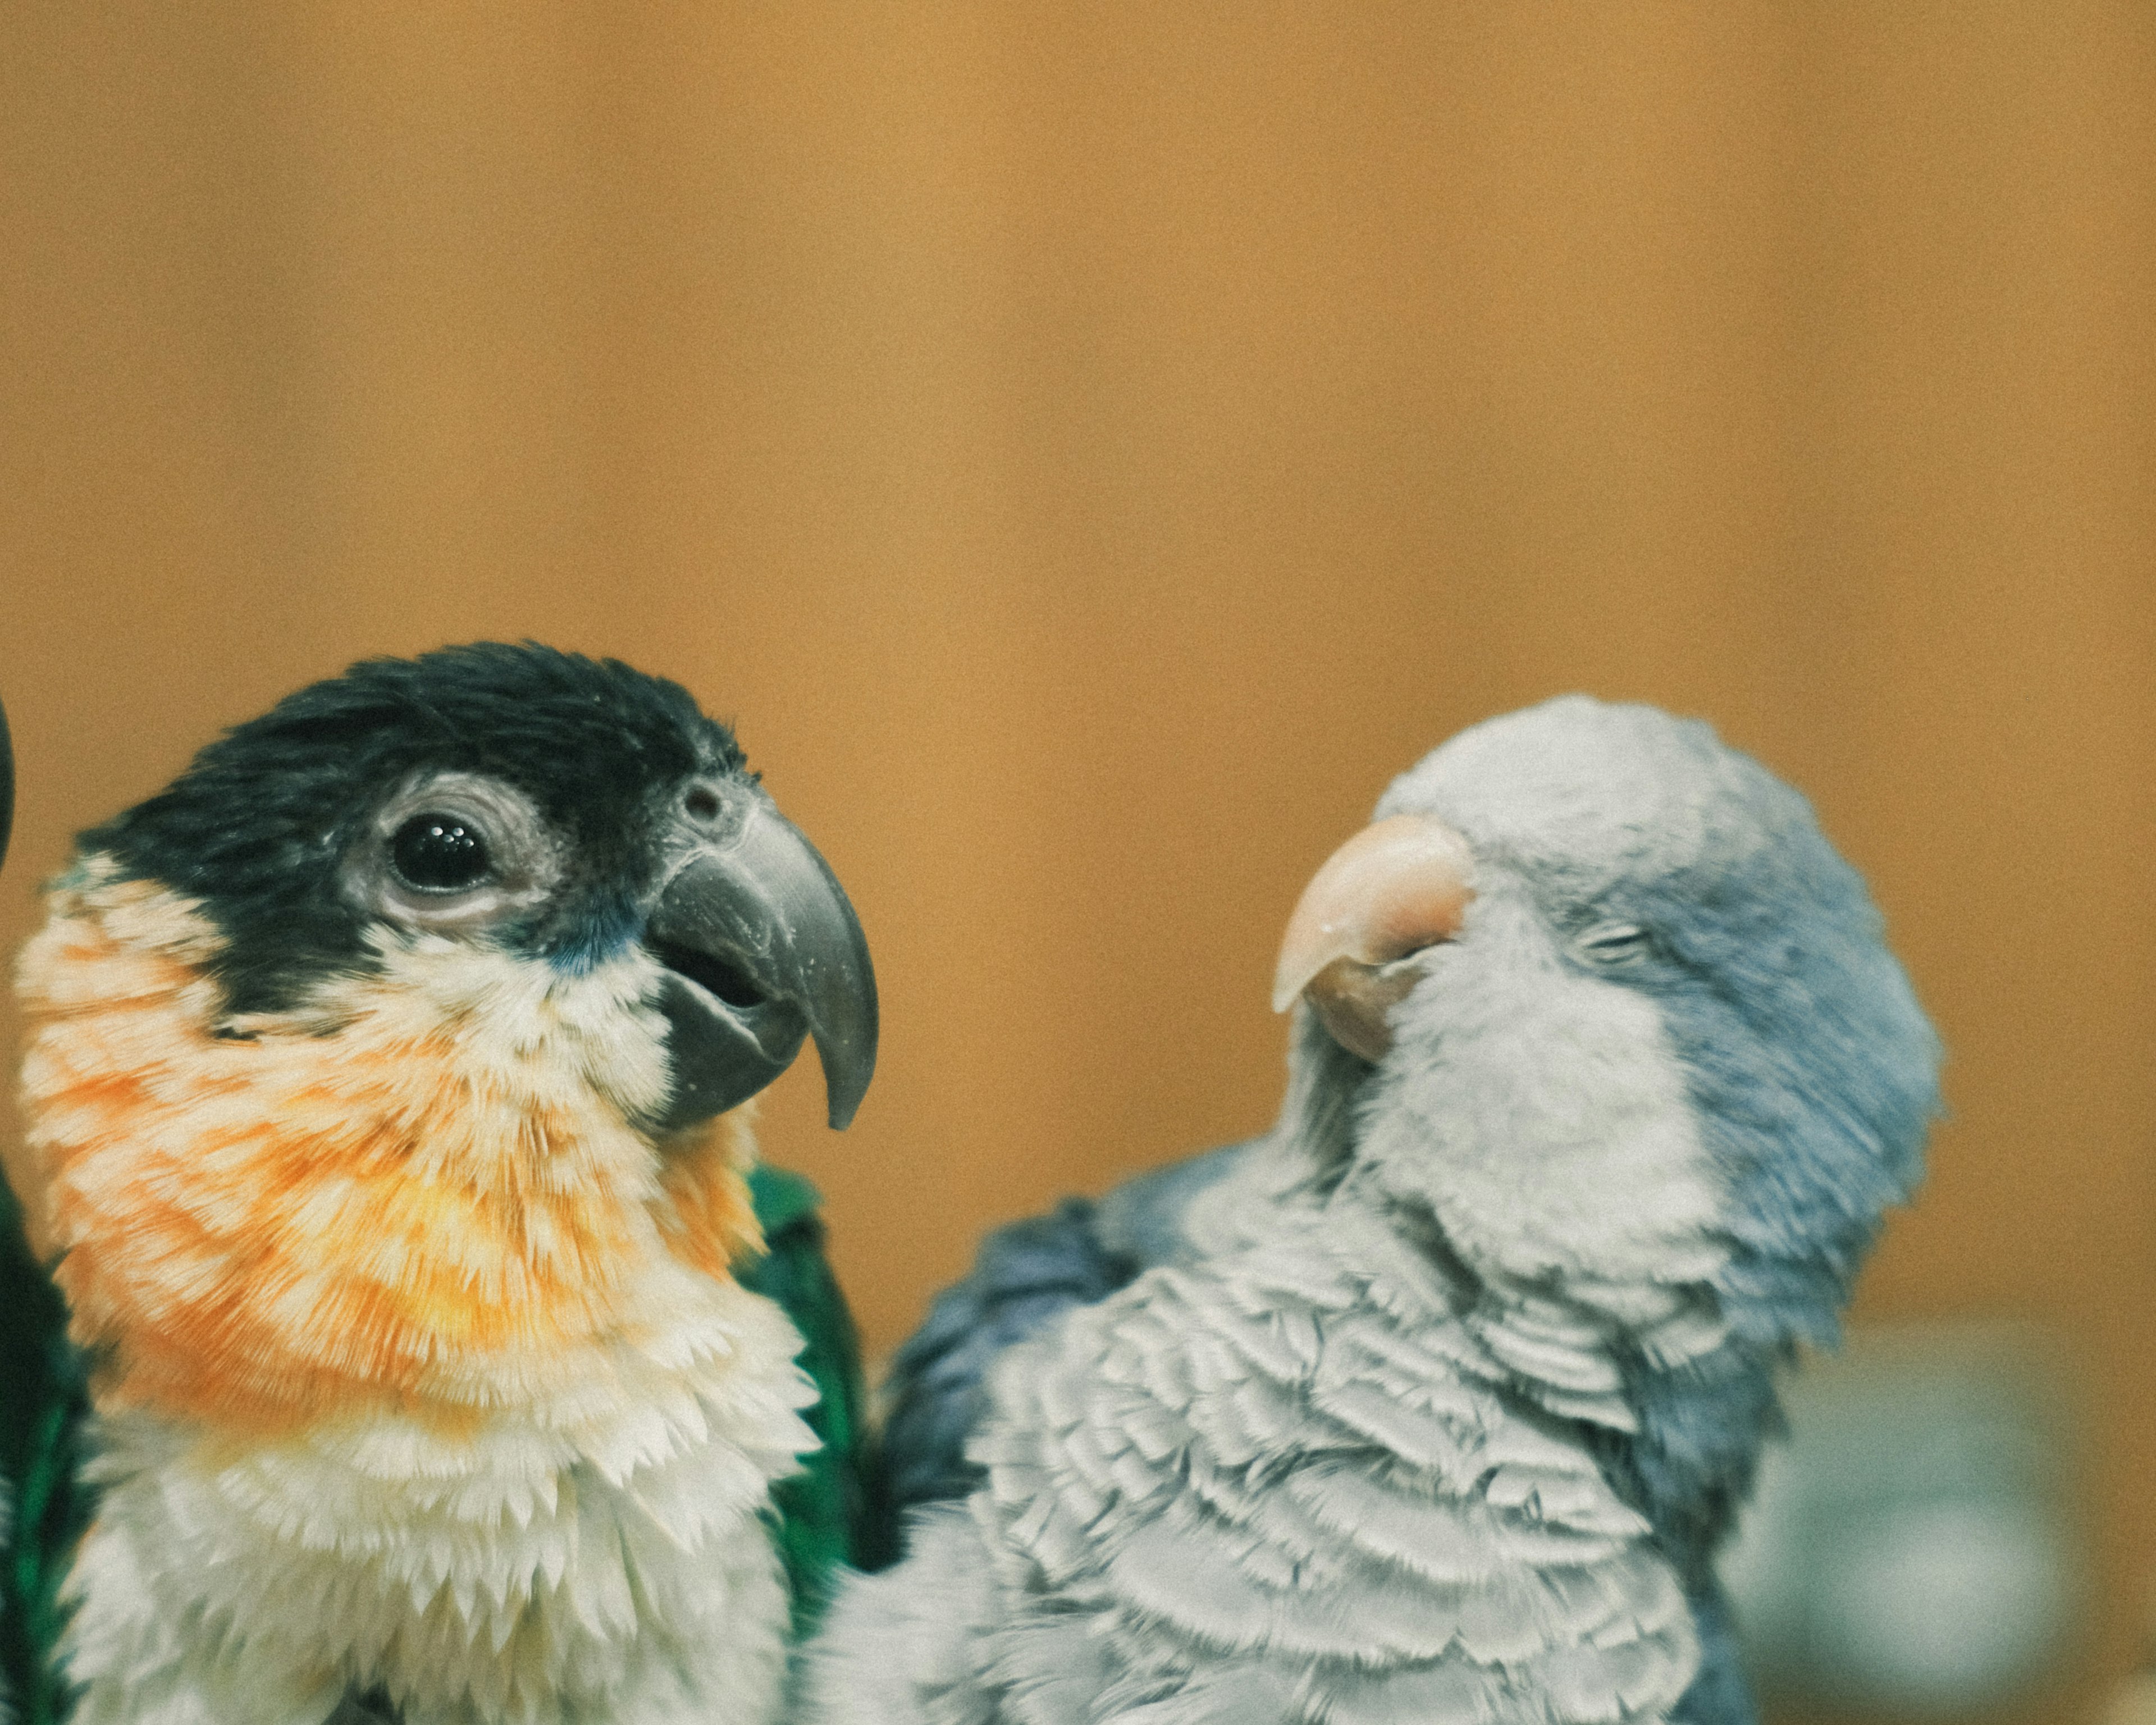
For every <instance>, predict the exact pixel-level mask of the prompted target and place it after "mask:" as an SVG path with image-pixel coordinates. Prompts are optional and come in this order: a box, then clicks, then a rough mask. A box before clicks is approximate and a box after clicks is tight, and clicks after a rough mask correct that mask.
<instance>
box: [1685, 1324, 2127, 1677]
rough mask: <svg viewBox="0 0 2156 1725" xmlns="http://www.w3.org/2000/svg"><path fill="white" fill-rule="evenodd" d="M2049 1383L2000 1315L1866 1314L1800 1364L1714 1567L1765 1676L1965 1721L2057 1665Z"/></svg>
mask: <svg viewBox="0 0 2156 1725" xmlns="http://www.w3.org/2000/svg"><path fill="white" fill-rule="evenodd" d="M2063 1389H2064V1386H2062V1385H2061V1384H2060V1382H2059V1381H2058V1376H2057V1371H2056V1366H2055V1365H2053V1363H2052V1354H2051V1352H2050V1351H2047V1350H2046V1348H2044V1346H2043V1345H2042V1338H2041V1337H2040V1336H2038V1335H2037V1334H2035V1332H2030V1331H2028V1330H2025V1329H2020V1328H2011V1327H1998V1326H1978V1325H1950V1324H1908V1325H1900V1326H1895V1327H1866V1328H1862V1329H1859V1330H1856V1331H1854V1332H1851V1337H1850V1339H1849V1344H1848V1348H1847V1351H1846V1353H1844V1354H1842V1355H1841V1356H1840V1357H1837V1358H1821V1359H1815V1360H1812V1361H1810V1362H1808V1363H1807V1366H1806V1369H1805V1370H1804V1373H1803V1374H1802V1375H1800V1376H1799V1378H1797V1379H1796V1380H1795V1381H1794V1384H1792V1385H1791V1386H1790V1389H1789V1393H1788V1397H1787V1401H1788V1409H1789V1428H1790V1435H1789V1440H1788V1441H1787V1442H1785V1443H1780V1444H1776V1445H1772V1446H1770V1447H1769V1449H1768V1452H1767V1455H1766V1459H1765V1462H1764V1465H1763V1466H1762V1467H1761V1469H1760V1471H1759V1483H1758V1488H1757V1490H1756V1491H1755V1492H1754V1494H1753V1502H1752V1504H1751V1506H1750V1507H1748V1509H1747V1511H1746V1512H1745V1513H1744V1516H1743V1520H1742V1526H1741V1528H1740V1531H1739V1533H1738V1538H1736V1540H1735V1541H1734V1542H1732V1545H1731V1548H1730V1549H1729V1551H1728V1553H1727V1554H1726V1556H1725V1557H1724V1558H1723V1560H1722V1566H1721V1567H1722V1579H1723V1580H1724V1582H1725V1583H1726V1584H1727V1586H1728V1589H1729V1591H1730V1595H1731V1598H1732V1600H1733V1601H1734V1602H1735V1604H1736V1607H1737V1620H1738V1625H1739V1627H1740V1629H1741V1630H1742V1632H1743V1643H1744V1647H1745V1652H1746V1657H1747V1662H1748V1664H1749V1666H1751V1669H1752V1671H1753V1673H1754V1675H1755V1676H1757V1677H1758V1680H1759V1681H1760V1684H1761V1686H1762V1687H1763V1689H1764V1690H1765V1691H1767V1692H1768V1693H1769V1694H1772V1695H1778V1696H1781V1697H1786V1698H1787V1699H1789V1700H1790V1701H1792V1702H1806V1703H1810V1704H1815V1705H1825V1706H1830V1707H1837V1708H1841V1709H1845V1710H1851V1711H1877V1712H1891V1713H1893V1714H1896V1715H1897V1716H1899V1715H1902V1714H1906V1713H1909V1712H1922V1713H1929V1714H1934V1715H1938V1716H1940V1717H1960V1716H1962V1715H1963V1714H1966V1713H1969V1712H1977V1711H1981V1710H1984V1709H1986V1708H1989V1707H1999V1706H2003V1705H2005V1704H2007V1703H2009V1702H2013V1701H2014V1700H2015V1699H2017V1698H2018V1697H2020V1695H2021V1694H2022V1693H2023V1692H2025V1691H2026V1690H2027V1689H2029V1688H2030V1686H2032V1685H2034V1684H2035V1683H2036V1682H2037V1681H2040V1680H2041V1679H2042V1678H2043V1677H2044V1676H2046V1675H2047V1674H2048V1673H2050V1672H2051V1671H2054V1670H2056V1665H2057V1662H2058V1661H2059V1659H2060V1657H2061V1654H2062V1653H2063V1652H2064V1651H2065V1647H2066V1639H2067V1630H2068V1629H2069V1627H2070V1625H2071V1615H2072V1608H2073V1605H2074V1603H2075V1597H2076V1591H2077V1589H2076V1573H2075V1561H2074V1558H2075V1553H2074V1550H2073V1547H2072V1543H2071V1540H2070V1539H2069V1538H2068V1533H2067V1527H2066V1497H2067V1491H2068V1486H2069V1485H2070V1481H2069V1479H2068V1477H2067V1474H2068V1467H2067V1460H2068V1458H2069V1457H2070V1456H2071V1455H2072V1454H2073V1451H2074V1447H2075V1445H2074V1442H2073V1432H2072V1430H2071V1428H2070V1425H2069V1422H2068V1419H2067V1416H2066V1412H2065V1411H2064V1410H2065V1409H2066V1407H2067V1406H2068V1405H2070V1404H2069V1402H2068V1400H2067V1399H2066V1396H2065V1395H2064V1394H2063V1393H2062V1392H2063ZM2152 1717H2156V1715H2152Z"/></svg>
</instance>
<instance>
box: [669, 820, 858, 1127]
mask: <svg viewBox="0 0 2156 1725" xmlns="http://www.w3.org/2000/svg"><path fill="white" fill-rule="evenodd" d="M700 795H701V798H702V801H701V808H702V809H704V810H706V811H709V810H710V809H713V808H714V807H715V806H716V805H717V803H718V798H716V795H715V794H714V793H712V792H711V791H710V790H709V789H707V788H700V789H699V790H692V791H691V793H690V807H691V808H696V807H698V806H699V804H698V802H697V798H699V796H700ZM726 804H727V806H726V809H725V812H724V814H723V815H722V816H721V817H717V818H706V819H704V820H703V821H702V822H701V823H700V824H698V825H696V827H694V828H693V829H692V828H691V827H690V825H689V824H687V822H686V821H685V823H684V826H683V830H682V833H681V835H680V837H681V843H680V845H679V846H678V847H677V850H676V855H675V858H674V860H673V862H672V865H671V867H670V872H669V874H668V875H667V879H666V884H665V886H664V887H663V888H662V889H661V890H660V895H659V901H658V903H657V905H656V906H654V909H653V911H652V913H651V917H650V921H649V923H648V924H647V925H646V929H645V935H644V943H645V945H646V946H647V947H649V948H650V950H651V951H652V952H653V953H654V954H655V955H656V956H657V957H658V958H659V960H660V963H663V964H665V966H666V968H667V970H668V973H669V974H668V976H667V978H666V983H665V988H664V991H663V992H662V993H661V995H660V1000H659V1003H658V1004H659V1009H660V1011H661V1012H662V1013H664V1014H665V1017H666V1020H667V1024H668V1027H669V1028H668V1034H667V1039H666V1044H667V1055H668V1058H669V1060H670V1062H671V1064H672V1066H673V1072H674V1088H673V1091H672V1093H671V1095H670V1096H669V1097H668V1099H667V1104H666V1107H665V1111H664V1112H663V1113H662V1114H661V1116H660V1118H659V1119H658V1121H657V1122H655V1123H656V1125H657V1126H658V1127H659V1128H660V1130H662V1131H673V1130H675V1129H677V1128H679V1127H685V1126H688V1125H690V1124H693V1123H694V1122H696V1121H699V1120H706V1119H708V1118H710V1117H711V1116H712V1115H714V1114H719V1113H723V1112H724V1111H726V1109H728V1108H731V1107H734V1106H737V1105H738V1104H740V1103H742V1102H745V1101H747V1100H748V1099H749V1098H750V1097H751V1096H754V1095H755V1094H756V1093H757V1091H760V1090H762V1088H763V1087H764V1086H766V1085H767V1084H769V1083H770V1082H771V1081H772V1080H773V1079H774V1078H776V1077H778V1075H779V1074H780V1073H782V1072H783V1071H784V1070H786V1069H787V1067H788V1066H789V1065H792V1064H793V1057H794V1055H797V1054H798V1053H799V1052H800V1050H801V1043H802V1039H803V1037H804V1036H813V1037H814V1038H815V1040H816V1051H817V1052H818V1053H819V1055H822V1056H823V1060H824V1096H825V1100H826V1101H827V1102H828V1104H829V1111H830V1121H831V1124H832V1126H833V1127H834V1128H841V1129H842V1128H844V1127H845V1126H846V1125H847V1124H848V1122H850V1121H851V1120H852V1119H853V1117H854V1111H855V1109H856V1108H858V1107H860V1103H861V1097H862V1096H863V1095H864V1094H865V1092H866V1091H867V1090H868V1087H869V1079H870V1076H872V1075H873V1074H874V1073H875V1053H876V989H875V971H874V970H873V969H872V968H870V963H869V947H868V940H867V938H866V937H865V936H864V935H863V934H862V932H861V925H860V921H859V919H858V918H856V917H855V915H854V907H853V906H852V905H850V903H848V902H847V900H846V895H845V892H844V889H843V888H841V887H840V886H839V882H838V878H837V877H836V876H835V875H833V874H832V872H831V870H830V866H829V865H828V864H827V863H825V862H824V859H823V858H822V857H821V856H820V855H818V854H817V850H816V847H815V846H814V845H811V844H810V843H809V842H808V839H805V838H803V836H802V834H801V832H800V830H799V829H798V828H797V827H795V826H794V824H793V822H791V821H789V820H788V819H786V817H785V816H784V815H783V814H780V813H779V812H778V809H775V808H774V807H773V806H772V803H771V800H770V798H767V796H765V795H764V794H763V793H762V792H761V791H753V792H751V793H747V795H743V794H742V793H741V792H740V791H739V790H738V789H736V790H735V791H734V792H733V793H732V794H731V796H729V797H728V798H726Z"/></svg>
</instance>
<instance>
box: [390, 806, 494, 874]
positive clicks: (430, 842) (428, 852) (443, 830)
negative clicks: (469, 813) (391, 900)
mask: <svg viewBox="0 0 2156 1725" xmlns="http://www.w3.org/2000/svg"><path fill="white" fill-rule="evenodd" d="M389 861H390V866H391V867H393V869H395V870H396V871H397V878H398V880H402V881H403V883H404V884H405V885H406V886H415V887H418V889H419V890H420V891H423V892H461V891H464V890H465V888H466V887H470V886H477V885H479V883H480V881H482V880H485V879H486V877H487V875H489V874H490V872H491V871H492V870H493V867H494V858H493V855H492V854H491V853H490V851H489V850H488V849H487V843H486V836H485V834H483V833H481V832H480V829H479V828H478V826H477V825H476V824H474V823H473V822H471V821H470V820H467V819H465V818H464V817H463V816H461V815H456V814H438V813H434V812H433V811H429V812H427V813H424V814H415V815H413V817H412V818H411V819H409V820H408V821H406V822H405V823H404V824H403V825H402V826H400V827H398V829H397V833H396V836H395V837H394V838H393V839H391V840H390V841H389Z"/></svg>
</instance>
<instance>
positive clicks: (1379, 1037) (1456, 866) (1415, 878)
mask: <svg viewBox="0 0 2156 1725" xmlns="http://www.w3.org/2000/svg"><path fill="white" fill-rule="evenodd" d="M1473 863H1474V859H1473V858H1472V856H1471V855H1470V853H1469V851H1468V849H1467V841H1466V839H1463V838H1461V837H1460V834H1457V833H1455V832H1454V831H1453V829H1451V828H1450V827H1449V826H1447V825H1445V823H1444V822H1442V821H1440V820H1435V819H1431V818H1430V817H1429V816H1427V815H1420V814H1396V815H1394V816H1393V817H1392V818H1391V819H1389V820H1381V821H1378V822H1376V823H1374V824H1372V825H1370V826H1367V827H1365V828H1363V830H1362V831H1361V832H1359V833H1358V834H1355V836H1354V837H1353V838H1352V839H1349V840H1348V841H1347V843H1346V844H1345V845H1342V846H1341V847H1340V848H1339V849H1338V850H1336V851H1334V852H1333V853H1332V855H1331V856H1329V857H1327V859H1326V860H1325V863H1324V865H1323V866H1322V868H1320V869H1319V870H1318V871H1317V874H1316V875H1312V877H1311V882H1310V885H1309V886H1306V887H1305V888H1304V889H1303V892H1302V897H1301V900H1300V901H1297V903H1296V907H1295V911H1294V914H1293V915H1292V916H1290V917H1289V918H1288V919H1287V934H1286V937H1285V938H1284V939H1283V940H1282V941H1281V955H1280V967H1279V968H1278V969H1277V970H1276V971H1275V972H1274V973H1273V1010H1274V1011H1275V1012H1286V1010H1287V1009H1288V1008H1289V1007H1291V1006H1292V1005H1294V1004H1295V999H1296V996H1297V995H1298V994H1300V995H1301V996H1302V997H1303V998H1304V999H1306V1000H1307V1001H1309V1002H1310V1004H1311V1009H1312V1010H1313V1011H1314V1012H1316V1013H1317V1016H1318V1017H1319V1018H1320V1019H1322V1020H1323V1021H1324V1024H1325V1028H1326V1029H1327V1030H1329V1031H1331V1032H1332V1038H1333V1040H1335V1041H1336V1042H1337V1043H1339V1044H1340V1045H1341V1046H1342V1048H1345V1049H1348V1050H1352V1051H1353V1053H1356V1054H1358V1055H1362V1057H1363V1059H1364V1060H1379V1059H1381V1058H1383V1055H1384V1053H1385V1051H1386V1050H1388V1049H1389V1048H1390V1047H1391V1046H1392V1045H1393V1032H1392V1027H1391V1025H1390V1024H1388V1023H1387V1022H1386V1014H1388V1013H1389V1012H1390V1011H1391V1010H1392V1009H1393V1008H1394V1006H1396V1005H1398V1004H1399V1003H1400V1002H1401V1001H1402V1000H1403V999H1405V998H1406V997H1407V993H1408V990H1409V989H1410V988H1413V987H1414V984H1415V982H1416V979H1417V977H1416V973H1415V971H1414V968H1413V967H1412V966H1409V965H1406V964H1403V963H1400V962H1399V961H1400V960H1402V959H1404V958H1406V957H1410V956H1411V955H1413V954H1414V953H1416V952H1421V951H1422V950H1423V948H1424V947H1434V946H1435V945H1436V944H1437V943H1438V942H1440V941H1445V940H1450V939H1451V938H1452V937H1453V936H1454V935H1455V934H1457V933H1458V932H1460V921H1461V919H1462V918H1463V917H1464V916H1466V911H1467V901H1468V900H1470V899H1471V898H1472V897H1473V896H1475V893H1474V889H1473V888H1472V887H1471V886H1469V885H1468V884H1467V882H1468V878H1469V875H1470V874H1471V872H1472V869H1473Z"/></svg>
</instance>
